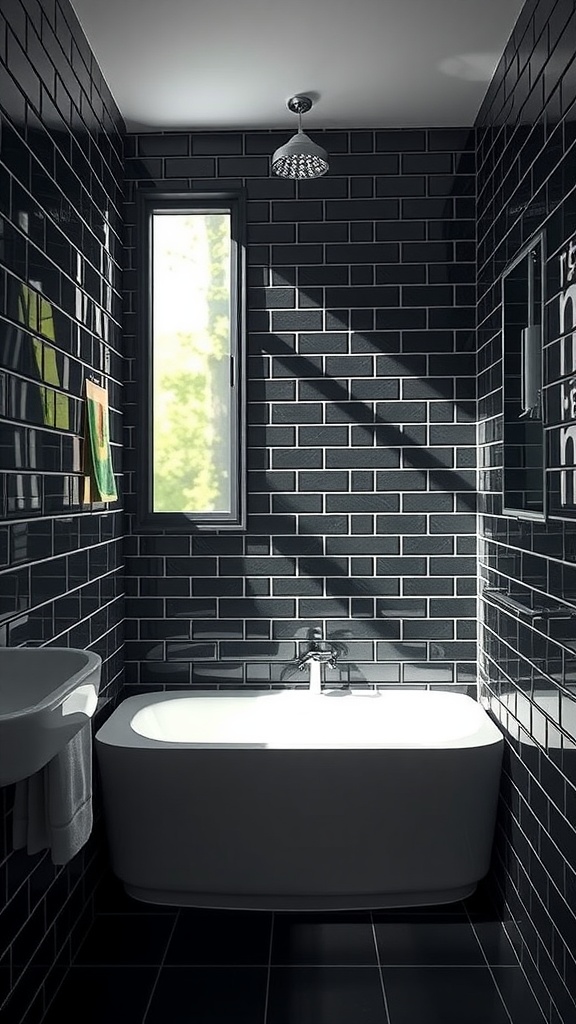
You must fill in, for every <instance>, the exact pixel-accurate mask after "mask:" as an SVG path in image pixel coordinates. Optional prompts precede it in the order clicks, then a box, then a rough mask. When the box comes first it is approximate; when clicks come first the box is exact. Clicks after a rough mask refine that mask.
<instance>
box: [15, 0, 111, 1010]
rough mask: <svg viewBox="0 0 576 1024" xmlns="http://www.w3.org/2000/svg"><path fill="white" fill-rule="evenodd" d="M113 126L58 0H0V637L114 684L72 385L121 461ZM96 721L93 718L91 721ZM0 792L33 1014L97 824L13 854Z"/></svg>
mask: <svg viewBox="0 0 576 1024" xmlns="http://www.w3.org/2000/svg"><path fill="white" fill-rule="evenodd" d="M122 132H123V122H122V119H121V117H120V115H119V112H118V110H117V109H116V107H115V104H114V101H113V100H112V97H111V95H110V92H109V90H108V88H107V86H106V84H105V82H104V80H103V78H102V74H101V72H100V70H99V68H98V66H97V64H96V61H95V59H94V57H93V54H92V52H91V50H90V48H89V46H88V44H87V42H86V39H85V37H84V35H83V33H82V31H81V29H80V26H79V24H78V22H77V19H76V16H75V14H74V12H73V11H72V8H71V6H70V4H69V3H68V2H67V0H58V2H57V0H42V3H37V2H25V3H21V2H20V0H9V2H5V0H0V217H1V220H0V416H1V419H2V421H1V423H0V430H1V435H0V644H2V645H9V646H21V645H40V646H43V645H58V646H63V647H68V646H76V647H82V648H89V649H90V650H92V651H96V652H97V653H98V654H100V655H101V656H102V659H103V673H102V685H101V691H100V693H101V698H102V702H105V701H106V700H107V699H112V700H113V699H114V697H115V695H116V694H117V693H118V691H119V687H120V684H121V680H122V672H123V660H122V640H123V618H124V611H123V576H122V550H121V545H122V529H123V526H122V514H121V504H120V502H115V503H114V504H108V505H106V504H100V505H94V506H91V507H90V506H89V507H86V506H83V505H82V503H81V494H82V489H81V488H82V479H83V477H82V463H81V458H82V446H81V437H82V400H83V394H84V392H83V387H84V381H85V379H86V377H88V376H93V377H95V378H96V380H97V381H99V382H102V383H104V384H105V385H106V386H107V388H108V394H109V400H110V407H111V435H112V445H113V457H114V465H115V470H116V472H117V473H118V474H119V473H120V471H121V462H120V451H121V449H120V441H121V382H122V370H121V365H122V348H121V336H120V265H121V238H120V234H121V227H120V225H121V201H122V187H123V181H122V156H123V152H122V150H123V143H122ZM96 722H97V718H96ZM13 793H14V787H13V786H8V787H4V788H3V789H2V790H0V811H1V818H2V827H1V829H0V1016H1V1017H2V1020H5V1021H6V1022H7V1024H8V1022H14V1024H22V1022H24V1021H25V1022H26V1024H33V1022H35V1021H38V1020H40V1018H41V1016H42V1012H43V1009H44V1006H45V1005H46V1003H47V1002H48V1001H49V1000H50V998H51V996H52V995H53V993H54V991H55V988H56V987H57V985H58V984H59V982H60V980H61V978H62V976H63V974H64V972H65V970H66V967H67V965H68V964H69V963H70V958H71V956H72V954H73V952H74V950H75V948H76V946H77V944H78V941H79V938H80V937H81V936H82V934H83V933H84V931H85V930H86V929H87V928H88V926H89V925H90V923H91V915H92V893H93V890H94V887H95V885H96V882H97V881H98V878H99V875H100V873H101V870H102V860H101V849H102V835H101V825H100V823H99V821H98V820H97V821H96V825H95V830H94V834H93V836H92V838H91V839H90V841H89V843H88V844H87V846H86V847H85V848H84V849H83V850H82V851H81V852H80V853H79V854H78V855H77V856H76V857H75V858H74V860H73V862H72V863H71V864H70V865H69V866H65V867H63V868H62V867H59V868H57V867H55V866H54V865H53V864H52V862H51V859H50V855H49V853H48V852H47V851H44V852H41V853H38V854H35V855H34V856H28V854H27V853H26V852H25V851H23V850H18V851H13V849H12V803H13Z"/></svg>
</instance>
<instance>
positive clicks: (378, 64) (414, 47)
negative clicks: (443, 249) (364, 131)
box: [72, 0, 523, 131]
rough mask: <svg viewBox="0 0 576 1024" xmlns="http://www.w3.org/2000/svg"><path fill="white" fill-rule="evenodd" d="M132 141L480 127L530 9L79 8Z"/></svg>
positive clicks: (436, 3)
mask: <svg viewBox="0 0 576 1024" xmlns="http://www.w3.org/2000/svg"><path fill="white" fill-rule="evenodd" d="M72 4H73V7H74V8H75V10H76V13H77V15H78V17H79V19H80V22H81V24H82V26H83V28H84V31H85V33H86V35H87V37H88V40H89V42H90V44H91V46H92V49H93V50H94V53H95V54H96V57H97V59H98V62H99V64H100V67H101V68H102V71H103V73H104V76H105V78H106V80H107V82H108V85H109V87H110V89H111V90H112V93H113V95H114V98H115V99H116V102H117V103H118V106H119V107H120V110H121V112H122V114H123V115H124V118H125V120H126V123H127V125H128V128H129V130H143V131H145V130H154V129H158V128H191V129H194V128H197V129H234V128H239V129H244V128H284V127H288V128H292V127H295V124H296V119H295V115H294V114H291V113H290V112H289V111H288V110H287V109H286V100H287V99H288V98H289V97H290V96H293V95H295V94H296V93H305V94H308V95H310V96H312V97H313V98H314V99H315V101H316V102H315V106H314V108H313V109H312V111H311V112H310V113H309V114H307V115H305V117H304V128H305V129H306V127H317V128H319V127H323V128H336V127H348V128H354V127H357V128H360V127H413V126H414V127H415V126H426V125H430V126H437V127H440V126H448V125H471V124H473V122H474V119H475V116H476V113H477V111H478V108H479V106H480V103H481V101H482V98H483V96H484V94H485V92H486V89H487V86H488V82H489V81H490V78H491V76H492V74H493V71H494V69H495V67H496V64H497V63H498V60H499V58H500V55H501V54H502V51H503V49H504V46H505V44H506V42H507V40H508V37H509V36H510V33H511V31H512V28H513V26H514V23H515V21H516V18H517V16H518V14H519V12H520V10H521V8H522V6H523V0H284V2H282V0H72Z"/></svg>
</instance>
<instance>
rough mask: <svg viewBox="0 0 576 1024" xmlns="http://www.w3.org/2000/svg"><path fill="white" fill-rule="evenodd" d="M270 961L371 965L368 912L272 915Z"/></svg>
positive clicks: (373, 962)
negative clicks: (272, 927) (272, 933)
mask: <svg viewBox="0 0 576 1024" xmlns="http://www.w3.org/2000/svg"><path fill="white" fill-rule="evenodd" d="M271 962H272V963H273V964H326V965H327V964H349V965H350V964H375V963H376V950H375V948H374V938H373V934H372V926H371V923H370V915H369V914H364V915H361V914H358V915H355V914H349V915H338V914H334V915H330V916H326V915H324V916H323V917H322V916H320V915H317V914H307V915H298V914H290V915H281V914H276V915H275V919H274V938H273V942H272V961H271Z"/></svg>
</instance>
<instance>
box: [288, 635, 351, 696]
mask: <svg viewBox="0 0 576 1024" xmlns="http://www.w3.org/2000/svg"><path fill="white" fill-rule="evenodd" d="M339 654H340V646H338V647H335V646H334V645H333V644H331V643H330V642H329V641H324V640H322V630H321V629H319V628H317V629H315V630H314V633H313V639H312V642H311V644H310V647H309V648H308V650H307V651H305V652H304V654H302V655H300V657H299V658H298V659H297V661H296V664H297V666H298V668H299V669H300V671H301V672H303V671H304V669H305V668H306V667H307V666H309V667H310V693H322V682H323V675H324V673H323V671H322V666H323V665H330V668H336V662H337V660H338V656H339Z"/></svg>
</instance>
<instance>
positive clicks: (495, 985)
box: [465, 907, 515, 1024]
mask: <svg viewBox="0 0 576 1024" xmlns="http://www.w3.org/2000/svg"><path fill="white" fill-rule="evenodd" d="M465 910H466V917H467V918H468V922H469V924H470V927H471V929H472V931H473V932H474V938H475V939H476V942H477V943H478V945H479V946H480V952H481V953H482V956H483V958H484V963H485V965H486V967H487V968H488V971H489V973H490V977H491V978H492V982H493V984H494V987H495V989H496V991H497V993H498V995H499V996H500V999H501V1001H502V1006H503V1007H504V1010H505V1012H506V1016H507V1017H508V1020H509V1021H510V1024H515V1022H514V1020H513V1018H512V1015H511V1013H510V1010H509V1009H508V1006H507V1004H506V1000H505V999H504V996H503V995H502V993H501V991H500V989H499V987H498V982H497V981H496V976H495V974H494V971H493V970H492V965H491V964H490V963H489V961H488V957H487V956H486V953H485V952H484V946H483V945H482V943H481V942H480V938H479V936H478V932H477V931H476V929H475V927H474V922H473V920H472V918H471V917H470V912H469V910H468V908H467V907H465ZM498 923H500V922H498Z"/></svg>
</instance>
